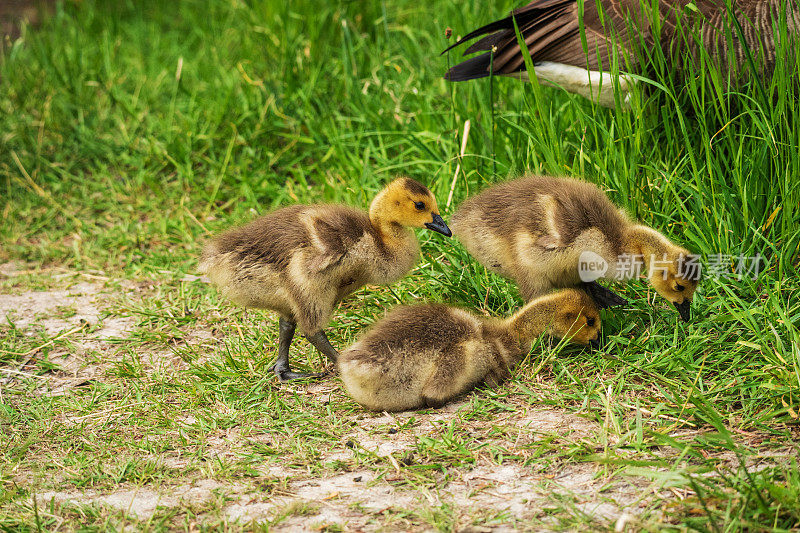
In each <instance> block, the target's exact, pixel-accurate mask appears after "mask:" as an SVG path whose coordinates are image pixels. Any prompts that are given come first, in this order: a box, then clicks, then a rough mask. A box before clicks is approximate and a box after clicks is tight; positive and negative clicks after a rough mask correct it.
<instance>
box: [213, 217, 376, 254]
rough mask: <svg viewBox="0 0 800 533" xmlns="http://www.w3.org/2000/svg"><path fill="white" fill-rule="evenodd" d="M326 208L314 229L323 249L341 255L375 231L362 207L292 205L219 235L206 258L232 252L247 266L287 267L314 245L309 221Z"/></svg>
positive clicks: (314, 222) (314, 224)
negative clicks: (296, 256)
mask: <svg viewBox="0 0 800 533" xmlns="http://www.w3.org/2000/svg"><path fill="white" fill-rule="evenodd" d="M323 210H324V211H325V218H317V217H314V219H313V228H314V230H315V233H316V238H318V239H319V241H320V244H321V245H322V248H324V249H325V250H327V251H328V254H330V255H332V256H339V257H341V256H342V255H344V254H345V253H346V252H347V250H348V248H349V247H351V246H353V245H354V244H355V243H356V242H358V241H359V240H360V239H361V238H363V237H364V235H365V234H369V235H374V234H375V229H374V228H373V226H372V224H370V221H369V217H368V216H367V214H366V213H364V212H363V211H359V210H358V209H353V208H350V207H347V206H341V205H316V206H309V205H292V206H288V207H284V208H281V209H278V210H276V211H273V212H271V213H268V214H266V215H263V216H261V217H259V218H257V219H256V220H254V221H252V222H250V223H249V224H246V225H244V226H242V227H240V228H235V229H232V230H229V231H227V232H225V233H223V234H221V235H219V236H218V237H216V238H215V239H214V240H213V241H212V243H211V245H210V246H208V247H207V248H206V249H205V251H204V254H203V260H205V259H208V258H209V257H210V256H211V255H217V254H231V255H230V258H231V259H232V260H233V261H235V262H236V263H237V264H238V265H240V266H242V267H244V268H245V269H247V267H250V266H255V265H265V264H268V265H273V266H274V267H275V268H278V269H284V268H286V267H287V266H288V264H289V261H290V260H291V258H292V257H293V256H294V255H295V254H296V253H297V251H298V250H302V249H304V248H308V247H311V246H313V245H314V243H313V241H312V238H311V235H310V232H309V226H308V225H307V223H308V221H309V220H311V217H310V215H311V214H312V213H315V212H319V211H323ZM376 242H378V243H382V240H380V239H376Z"/></svg>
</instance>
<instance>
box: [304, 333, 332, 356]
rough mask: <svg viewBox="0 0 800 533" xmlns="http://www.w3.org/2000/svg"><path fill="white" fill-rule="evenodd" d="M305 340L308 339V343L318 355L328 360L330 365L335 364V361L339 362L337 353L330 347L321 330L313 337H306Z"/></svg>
mask: <svg viewBox="0 0 800 533" xmlns="http://www.w3.org/2000/svg"><path fill="white" fill-rule="evenodd" d="M306 339H308V342H310V343H311V345H312V346H313V347H314V348H316V349H317V350H319V353H321V354H322V355H324V356H325V357H327V358H328V359H330V360H331V363H334V364H336V361H338V360H339V352H337V351H336V348H334V347H333V346H331V343H330V341H329V340H328V337H327V336H326V335H325V332H324V331H323V330H319V331H318V332H316V333H314V334H313V335H306Z"/></svg>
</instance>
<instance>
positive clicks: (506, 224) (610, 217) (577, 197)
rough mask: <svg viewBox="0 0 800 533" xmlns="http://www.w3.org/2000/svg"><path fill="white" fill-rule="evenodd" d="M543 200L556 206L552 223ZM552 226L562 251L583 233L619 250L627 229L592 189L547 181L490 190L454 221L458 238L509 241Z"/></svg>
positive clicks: (541, 178) (566, 181) (470, 201)
mask: <svg viewBox="0 0 800 533" xmlns="http://www.w3.org/2000/svg"><path fill="white" fill-rule="evenodd" d="M545 197H549V198H552V202H553V204H554V212H553V213H552V221H551V220H549V219H547V217H548V216H549V215H548V213H547V212H546V211H545V210H544V209H543V205H542V202H543V200H544V199H545ZM551 223H552V224H554V225H555V229H556V230H557V232H558V235H559V236H560V239H559V240H560V244H561V246H569V245H571V244H572V243H573V242H574V241H575V239H576V238H577V237H578V236H579V235H580V234H582V233H583V232H585V231H586V230H588V229H590V228H597V229H599V230H600V231H601V232H602V233H603V235H604V236H605V238H606V239H607V241H608V242H609V244H610V245H611V246H613V247H614V248H615V249H621V247H622V243H623V230H624V228H625V227H626V226H627V225H628V224H629V222H628V221H627V219H626V218H625V217H624V216H623V215H622V214H621V213H620V212H619V210H618V208H617V207H616V206H615V205H614V204H613V203H611V201H610V200H609V199H608V196H606V195H605V193H604V192H603V191H601V190H600V189H599V188H598V187H597V186H596V185H594V184H591V183H587V182H583V181H578V180H574V179H570V178H555V177H550V176H529V177H525V178H520V179H515V180H511V181H507V182H505V183H500V184H498V185H494V186H492V187H490V188H488V189H486V190H485V191H483V192H481V193H479V194H477V195H476V196H474V197H472V198H470V199H468V200H466V201H465V202H464V203H463V204H462V205H461V206H460V207H459V208H458V211H457V212H456V214H455V215H453V218H452V227H453V231H454V233H455V234H456V235H457V236H458V235H459V233H464V232H468V231H471V230H473V229H475V228H476V227H480V226H483V227H486V228H488V229H489V230H490V231H491V232H492V233H494V234H495V235H497V236H498V237H501V236H508V237H511V236H513V235H515V234H516V232H517V231H519V230H520V229H527V230H528V231H529V232H530V233H531V234H533V235H542V234H544V232H543V231H542V230H543V229H544V228H547V227H548V226H549V225H550V224H551Z"/></svg>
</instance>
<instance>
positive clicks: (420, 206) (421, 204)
mask: <svg viewBox="0 0 800 533" xmlns="http://www.w3.org/2000/svg"><path fill="white" fill-rule="evenodd" d="M414 207H416V208H417V211H422V210H424V209H425V202H414Z"/></svg>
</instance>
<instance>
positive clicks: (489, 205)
mask: <svg viewBox="0 0 800 533" xmlns="http://www.w3.org/2000/svg"><path fill="white" fill-rule="evenodd" d="M452 227H453V232H454V233H455V235H456V237H458V238H459V239H460V240H461V242H462V243H463V244H464V246H466V248H467V250H469V252H470V254H472V255H473V256H474V257H475V258H476V259H477V260H478V261H480V262H481V263H483V264H484V265H485V266H486V267H487V268H489V269H491V270H494V271H495V272H497V273H499V274H500V275H503V276H505V277H508V278H511V279H513V280H514V281H515V282H516V283H517V285H518V286H519V289H520V292H521V294H522V296H523V298H525V299H526V300H530V299H532V298H535V297H536V296H538V295H541V294H544V293H546V292H548V291H550V290H551V289H553V288H557V287H574V286H578V285H580V284H581V283H582V282H588V281H591V283H584V285H583V286H584V288H586V289H587V290H588V291H589V292H590V294H592V296H593V297H595V300H596V301H597V302H598V304H600V305H601V306H603V305H604V304H606V303H608V302H610V303H611V304H612V305H613V304H614V297H616V295H615V294H614V293H613V292H611V291H609V290H608V289H604V288H603V287H601V286H600V285H599V284H597V283H596V282H594V279H597V278H599V277H604V278H606V279H630V278H632V277H634V276H636V275H638V274H639V273H640V272H644V273H645V274H648V278H649V281H650V283H651V284H652V285H653V288H655V290H656V292H658V293H659V294H660V295H661V296H663V297H664V298H666V299H667V300H668V301H670V302H672V303H673V304H674V305H675V307H676V308H677V310H678V312H679V313H680V315H681V318H682V319H683V320H685V321H688V320H689V318H690V305H691V301H692V296H693V295H694V292H695V289H696V288H697V283H698V281H699V277H700V276H699V274H700V271H699V265H697V264H696V263H693V261H694V260H695V259H696V256H692V255H690V253H689V251H688V250H686V249H685V248H682V247H680V246H676V245H675V244H673V243H671V242H670V241H669V240H668V239H667V238H666V237H664V236H663V235H662V234H661V233H659V232H658V231H656V230H654V229H652V228H649V227H647V226H643V225H639V224H635V223H633V222H631V220H630V219H628V217H627V216H626V215H625V213H624V212H622V211H621V210H620V209H618V208H617V207H616V206H615V205H614V204H612V203H611V201H610V200H609V199H608V197H607V196H606V195H605V193H604V192H602V191H601V190H600V189H599V188H598V187H597V186H596V185H593V184H591V183H586V182H583V181H578V180H574V179H569V178H554V177H549V176H530V177H524V178H520V179H516V180H512V181H508V182H505V183H500V184H498V185H495V186H493V187H490V188H488V189H486V190H485V191H483V192H481V193H479V194H478V195H476V196H474V197H472V198H470V199H468V200H467V201H465V202H464V203H463V204H462V205H461V206H460V207H459V208H458V211H457V212H456V213H455V214H454V215H453V220H452ZM579 265H580V266H581V267H582V269H579ZM590 266H595V267H597V268H598V269H599V270H597V271H596V274H595V275H593V276H589V274H590V272H589V271H587V267H590ZM603 268H605V270H603ZM616 298H618V297H616ZM622 302H624V300H622Z"/></svg>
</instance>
